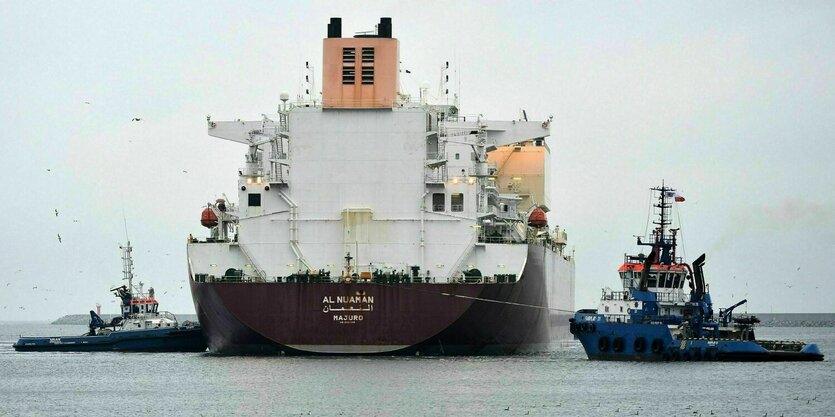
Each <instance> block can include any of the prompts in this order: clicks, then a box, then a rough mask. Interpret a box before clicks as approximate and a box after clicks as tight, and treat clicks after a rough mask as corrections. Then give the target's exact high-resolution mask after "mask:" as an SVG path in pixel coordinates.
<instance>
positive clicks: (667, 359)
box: [661, 352, 670, 362]
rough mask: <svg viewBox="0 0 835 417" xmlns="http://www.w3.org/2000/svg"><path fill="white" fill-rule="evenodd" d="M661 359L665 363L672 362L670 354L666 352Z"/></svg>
mask: <svg viewBox="0 0 835 417" xmlns="http://www.w3.org/2000/svg"><path fill="white" fill-rule="evenodd" d="M661 359H664V362H669V361H670V352H664V353H662V354H661Z"/></svg>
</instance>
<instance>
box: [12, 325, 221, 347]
mask: <svg viewBox="0 0 835 417" xmlns="http://www.w3.org/2000/svg"><path fill="white" fill-rule="evenodd" d="M13 347H14V349H15V350H16V351H19V352H108V351H109V352H114V351H115V352H204V351H205V350H206V342H205V341H204V339H203V332H202V330H201V328H200V327H188V328H173V329H149V330H130V331H117V332H113V333H110V334H109V335H106V336H59V337H22V338H20V339H19V340H18V341H17V343H15V344H14V345H13Z"/></svg>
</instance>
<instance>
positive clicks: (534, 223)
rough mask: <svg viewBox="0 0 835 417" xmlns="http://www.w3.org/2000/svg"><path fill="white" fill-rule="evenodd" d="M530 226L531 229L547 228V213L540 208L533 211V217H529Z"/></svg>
mask: <svg viewBox="0 0 835 417" xmlns="http://www.w3.org/2000/svg"><path fill="white" fill-rule="evenodd" d="M528 225H529V226H531V227H547V226H548V218H547V217H545V211H543V210H542V209H541V208H539V207H537V208H535V209H533V211H531V215H530V216H528Z"/></svg>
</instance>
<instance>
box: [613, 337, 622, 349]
mask: <svg viewBox="0 0 835 417" xmlns="http://www.w3.org/2000/svg"><path fill="white" fill-rule="evenodd" d="M624 344H625V343H624V341H623V338H622V337H616V338H615V340H614V341H612V349H613V350H614V351H615V352H623V347H624V346H623V345H624Z"/></svg>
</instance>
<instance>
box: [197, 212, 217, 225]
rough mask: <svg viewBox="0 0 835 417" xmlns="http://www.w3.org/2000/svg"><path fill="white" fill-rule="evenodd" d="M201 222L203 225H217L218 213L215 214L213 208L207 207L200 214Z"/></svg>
mask: <svg viewBox="0 0 835 417" xmlns="http://www.w3.org/2000/svg"><path fill="white" fill-rule="evenodd" d="M200 224H202V225H203V227H209V228H211V227H215V226H217V215H216V214H215V212H214V211H212V209H210V208H208V207H206V208H204V209H203V214H201V215H200Z"/></svg>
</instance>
